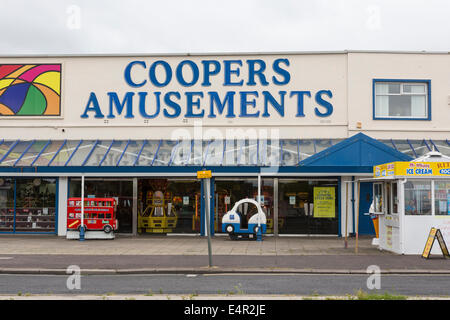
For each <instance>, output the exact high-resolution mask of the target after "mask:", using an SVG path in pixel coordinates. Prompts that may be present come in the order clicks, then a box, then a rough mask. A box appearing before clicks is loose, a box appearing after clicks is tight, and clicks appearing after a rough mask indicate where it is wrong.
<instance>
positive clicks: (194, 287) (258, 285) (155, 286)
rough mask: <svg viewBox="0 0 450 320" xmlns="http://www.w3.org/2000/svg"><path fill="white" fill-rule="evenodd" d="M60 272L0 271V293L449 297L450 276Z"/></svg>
mask: <svg viewBox="0 0 450 320" xmlns="http://www.w3.org/2000/svg"><path fill="white" fill-rule="evenodd" d="M68 277H69V276H63V275H7V274H3V275H0V294H2V295H18V294H23V295H25V294H77V295H80V294H94V295H107V294H110V295H111V294H134V295H139V294H147V295H149V294H185V295H195V294H215V295H217V294H223V295H240V294H241V295H242V294H247V295H250V294H262V295H264V294H274V295H302V296H308V295H346V294H354V293H355V292H356V291H357V290H359V289H362V290H364V291H365V292H371V293H386V292H388V293H390V294H398V295H407V296H417V295H419V296H447V297H449V296H450V276H448V275H447V276H446V275H381V278H380V289H379V290H376V289H374V290H369V289H368V287H367V279H368V277H369V275H307V274H302V275H300V274H292V275H287V274H279V275H271V274H215V275H181V274H180V275H83V276H81V278H80V282H79V284H80V289H77V288H76V285H77V284H78V282H76V281H74V280H76V279H75V278H73V277H72V278H70V280H69V284H72V288H73V287H75V288H74V289H72V290H69V289H68V287H67V282H68Z"/></svg>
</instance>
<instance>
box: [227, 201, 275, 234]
mask: <svg viewBox="0 0 450 320" xmlns="http://www.w3.org/2000/svg"><path fill="white" fill-rule="evenodd" d="M249 204H251V205H254V207H255V208H256V213H255V214H253V215H252V216H250V218H249V219H248V222H247V220H246V218H247V217H246V216H247V215H250V214H251V213H252V212H251V211H252V210H248V207H249ZM245 222H247V223H246V225H245ZM245 227H247V228H245ZM266 229H267V218H266V214H265V213H264V211H263V210H262V208H261V205H260V204H259V203H258V202H257V201H255V200H253V199H242V200H239V201H238V202H236V203H235V204H234V206H233V208H232V209H231V210H230V211H228V212H227V213H226V214H225V215H224V216H223V217H222V232H226V233H228V235H229V236H230V239H232V240H236V239H238V238H250V239H256V240H261V239H262V235H263V234H265V233H266Z"/></svg>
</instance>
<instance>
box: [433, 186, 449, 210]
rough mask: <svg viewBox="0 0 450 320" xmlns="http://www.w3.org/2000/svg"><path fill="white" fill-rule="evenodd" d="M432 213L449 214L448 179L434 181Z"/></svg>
mask: <svg viewBox="0 0 450 320" xmlns="http://www.w3.org/2000/svg"><path fill="white" fill-rule="evenodd" d="M434 214H435V215H440V216H442V215H450V180H443V181H442V180H439V181H435V182H434Z"/></svg>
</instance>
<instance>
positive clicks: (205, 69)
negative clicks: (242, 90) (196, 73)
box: [202, 60, 220, 86]
mask: <svg viewBox="0 0 450 320" xmlns="http://www.w3.org/2000/svg"><path fill="white" fill-rule="evenodd" d="M202 63H203V82H202V86H210V85H211V82H210V81H209V78H210V77H211V76H215V75H216V74H218V73H219V72H220V63H219V62H218V61H216V60H203V61H202ZM211 65H213V66H214V69H213V70H211V68H210V66H211Z"/></svg>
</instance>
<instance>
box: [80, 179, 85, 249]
mask: <svg viewBox="0 0 450 320" xmlns="http://www.w3.org/2000/svg"><path fill="white" fill-rule="evenodd" d="M84 231H85V230H84V175H82V176H81V225H80V241H84Z"/></svg>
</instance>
